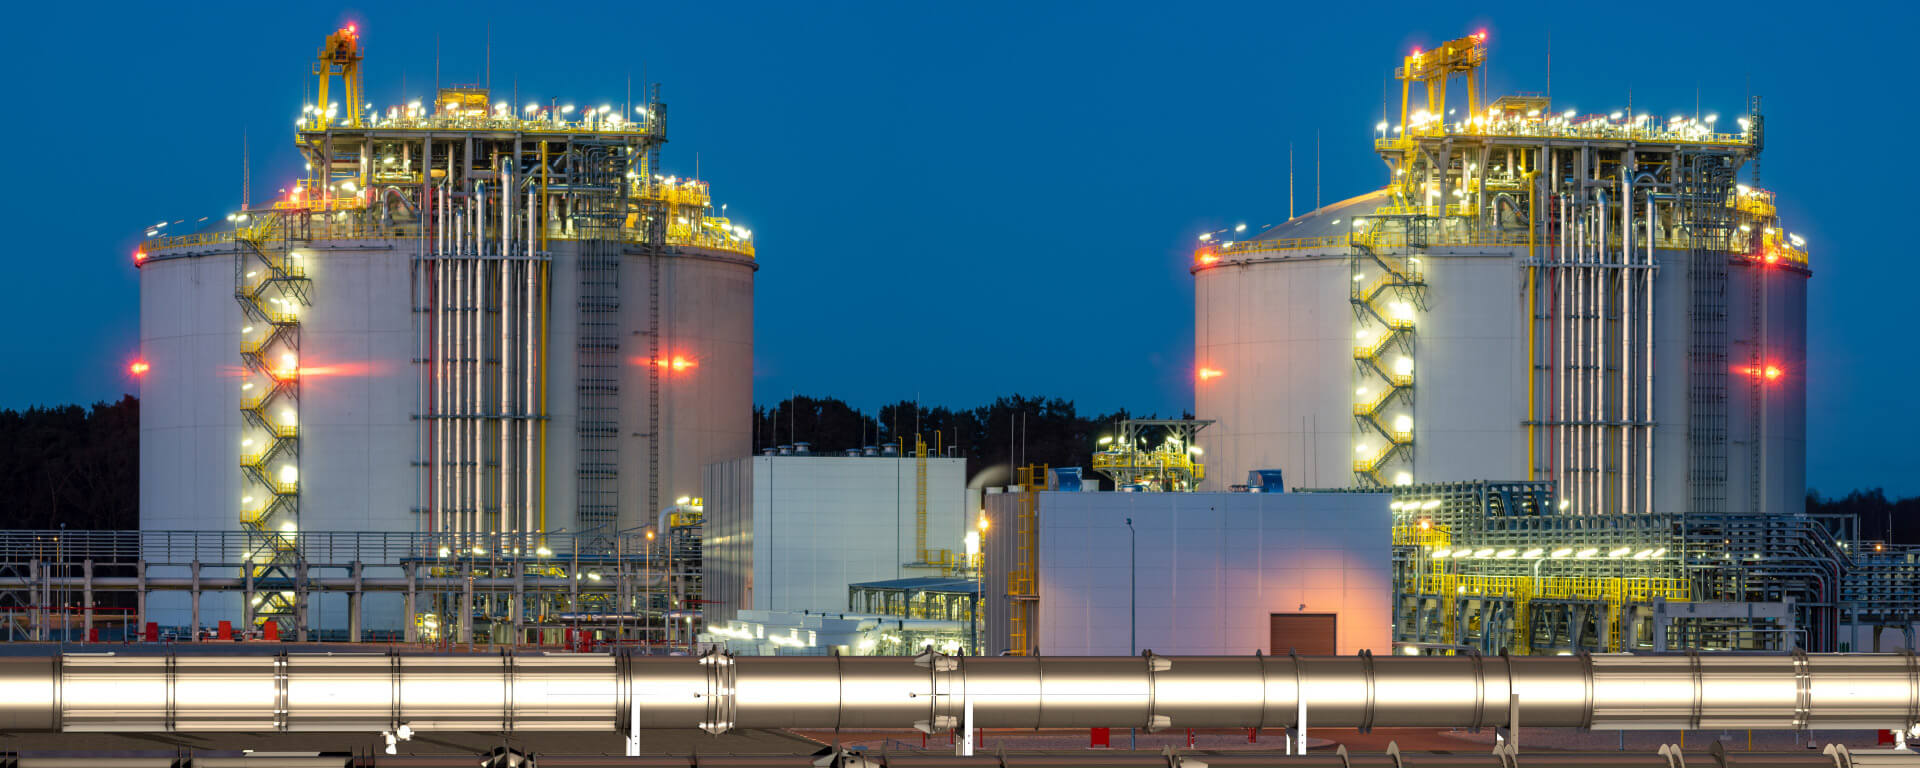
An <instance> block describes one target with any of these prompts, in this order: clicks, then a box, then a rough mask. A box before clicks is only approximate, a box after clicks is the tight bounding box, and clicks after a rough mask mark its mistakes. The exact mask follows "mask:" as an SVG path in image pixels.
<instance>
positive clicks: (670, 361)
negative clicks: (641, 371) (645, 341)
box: [653, 355, 700, 372]
mask: <svg viewBox="0 0 1920 768" xmlns="http://www.w3.org/2000/svg"><path fill="white" fill-rule="evenodd" d="M653 364H654V365H657V366H660V367H661V368H666V369H669V370H672V371H676V372H678V371H684V370H686V369H688V368H698V367H699V366H700V363H698V362H697V361H693V360H688V359H687V358H685V357H681V356H680V355H674V356H673V357H663V358H660V359H658V360H654V361H653Z"/></svg>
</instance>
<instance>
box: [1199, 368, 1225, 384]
mask: <svg viewBox="0 0 1920 768" xmlns="http://www.w3.org/2000/svg"><path fill="white" fill-rule="evenodd" d="M1224 373H1225V372H1223V371H1221V370H1220V369H1218V368H1201V369H1200V370H1199V371H1198V374H1199V376H1200V380H1201V381H1206V380H1207V379H1217V378H1220V376H1222V375H1224Z"/></svg>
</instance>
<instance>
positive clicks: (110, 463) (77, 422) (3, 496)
mask: <svg viewBox="0 0 1920 768" xmlns="http://www.w3.org/2000/svg"><path fill="white" fill-rule="evenodd" d="M62 524H65V525H66V527H67V528H69V529H89V530H111V529H133V528H138V527H139V526H140V401H139V400H138V399H136V398H135V397H134V396H132V395H127V396H126V397H123V398H121V399H120V401H119V402H116V403H94V404H93V406H92V407H90V408H89V407H82V406H78V405H60V406H53V407H50V408H28V409H26V410H24V411H13V410H0V528H38V529H53V528H59V527H60V526H61V525H62Z"/></svg>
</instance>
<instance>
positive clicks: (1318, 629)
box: [1268, 613, 1340, 656]
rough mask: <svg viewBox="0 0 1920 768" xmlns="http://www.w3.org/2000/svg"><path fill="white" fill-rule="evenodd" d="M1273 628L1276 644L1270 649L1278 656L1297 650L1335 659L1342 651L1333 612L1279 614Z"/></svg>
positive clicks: (1273, 641) (1274, 618)
mask: <svg viewBox="0 0 1920 768" xmlns="http://www.w3.org/2000/svg"><path fill="white" fill-rule="evenodd" d="M1269 627H1271V632H1270V633H1269V637H1270V638H1271V640H1272V642H1271V643H1270V644H1269V645H1268V650H1269V651H1271V652H1272V653H1273V654H1275V655H1285V654H1286V653H1287V652H1288V651H1293V652H1294V653H1298V654H1301V655H1303V656H1304V655H1314V656H1332V655H1335V654H1337V653H1339V652H1340V649H1339V645H1338V644H1336V643H1335V641H1334V637H1335V634H1334V616H1333V614H1331V613H1276V614H1272V618H1271V623H1270V624H1269Z"/></svg>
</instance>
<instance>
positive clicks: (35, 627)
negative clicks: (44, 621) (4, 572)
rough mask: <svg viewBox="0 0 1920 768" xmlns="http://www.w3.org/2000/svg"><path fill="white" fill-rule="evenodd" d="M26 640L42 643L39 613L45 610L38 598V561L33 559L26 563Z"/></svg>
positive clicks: (42, 601)
mask: <svg viewBox="0 0 1920 768" xmlns="http://www.w3.org/2000/svg"><path fill="white" fill-rule="evenodd" d="M27 584H28V589H27V595H28V597H27V639H28V640H31V641H33V642H36V643H38V642H42V641H43V640H44V638H42V637H40V624H41V622H40V612H41V611H44V610H46V602H45V601H44V600H42V599H41V597H40V560H39V559H38V558H35V559H34V560H33V561H32V562H29V563H27Z"/></svg>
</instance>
